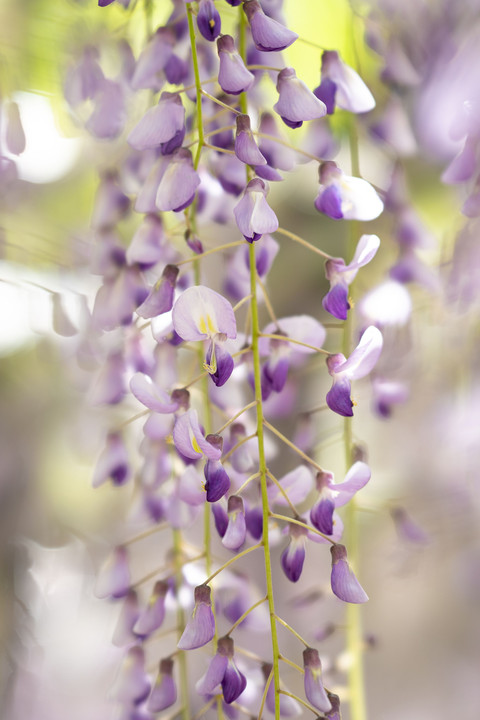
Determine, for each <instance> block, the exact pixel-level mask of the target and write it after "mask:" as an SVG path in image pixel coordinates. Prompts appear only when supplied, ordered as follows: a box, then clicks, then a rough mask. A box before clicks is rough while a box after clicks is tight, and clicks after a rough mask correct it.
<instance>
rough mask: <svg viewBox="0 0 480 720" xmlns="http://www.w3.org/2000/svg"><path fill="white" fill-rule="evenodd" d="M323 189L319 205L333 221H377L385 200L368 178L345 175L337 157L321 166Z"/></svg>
mask: <svg viewBox="0 0 480 720" xmlns="http://www.w3.org/2000/svg"><path fill="white" fill-rule="evenodd" d="M319 178H320V188H319V193H318V196H317V198H316V200H315V207H316V208H317V210H318V211H319V212H321V213H324V214H325V215H328V216H329V217H331V218H332V219H333V220H341V219H342V218H343V219H345V220H374V219H375V218H376V217H378V216H379V215H380V213H381V212H382V211H383V202H382V201H381V200H380V198H379V196H378V195H377V193H376V192H375V190H374V188H373V187H372V186H371V185H370V183H368V182H367V181H366V180H363V179H362V178H358V177H351V176H349V175H345V173H344V172H343V171H342V170H340V168H339V167H338V166H337V164H336V163H335V162H333V160H326V161H325V162H324V163H322V164H321V165H320V168H319Z"/></svg>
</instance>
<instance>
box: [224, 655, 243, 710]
mask: <svg viewBox="0 0 480 720" xmlns="http://www.w3.org/2000/svg"><path fill="white" fill-rule="evenodd" d="M246 687H247V679H246V677H245V675H243V673H241V672H240V670H239V669H238V668H237V666H236V665H235V663H234V662H233V659H230V658H229V659H228V662H227V667H226V669H225V675H224V676H223V680H222V691H223V699H224V700H225V702H226V703H227V704H230V703H232V702H235V700H236V699H237V698H238V697H240V695H241V694H242V693H243V691H244V690H245V688H246Z"/></svg>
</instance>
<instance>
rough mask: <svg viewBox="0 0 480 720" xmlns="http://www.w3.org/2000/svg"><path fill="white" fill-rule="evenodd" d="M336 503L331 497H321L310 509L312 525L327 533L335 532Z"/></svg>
mask: <svg viewBox="0 0 480 720" xmlns="http://www.w3.org/2000/svg"><path fill="white" fill-rule="evenodd" d="M334 510H335V503H334V502H333V500H332V499H331V498H330V497H321V498H320V500H319V501H318V502H316V503H315V505H314V506H313V507H312V509H311V510H310V520H311V522H312V525H313V526H314V527H316V528H317V530H320V532H322V533H324V534H325V535H331V534H332V533H333V513H334Z"/></svg>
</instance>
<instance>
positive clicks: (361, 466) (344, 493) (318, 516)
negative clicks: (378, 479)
mask: <svg viewBox="0 0 480 720" xmlns="http://www.w3.org/2000/svg"><path fill="white" fill-rule="evenodd" d="M370 477H371V471H370V468H369V467H368V465H367V464H366V463H364V462H361V461H358V462H356V463H354V464H353V465H352V467H351V468H350V469H349V471H348V472H347V474H346V476H345V480H344V481H343V483H338V484H335V483H334V481H333V475H332V473H327V472H321V473H320V472H319V473H318V474H317V478H316V481H317V490H318V492H319V497H318V500H317V501H316V502H315V504H314V505H313V507H312V509H311V510H310V520H311V521H312V525H314V527H316V528H317V530H320V532H322V533H324V534H325V535H332V534H333V525H334V521H333V513H334V511H335V509H336V508H337V507H342V506H343V505H346V503H347V502H349V500H350V499H351V498H352V497H353V496H354V495H355V493H357V492H358V491H359V490H361V488H363V487H364V486H365V485H366V484H367V483H368V481H369V480H370Z"/></svg>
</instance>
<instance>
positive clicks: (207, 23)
mask: <svg viewBox="0 0 480 720" xmlns="http://www.w3.org/2000/svg"><path fill="white" fill-rule="evenodd" d="M197 27H198V31H199V33H200V34H201V35H202V37H204V38H205V40H208V41H209V42H213V41H214V40H215V39H216V38H217V37H218V36H219V35H220V30H221V27H222V21H221V18H220V14H219V12H218V10H217V9H216V7H215V3H214V2H213V0H199V3H198V12H197Z"/></svg>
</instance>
